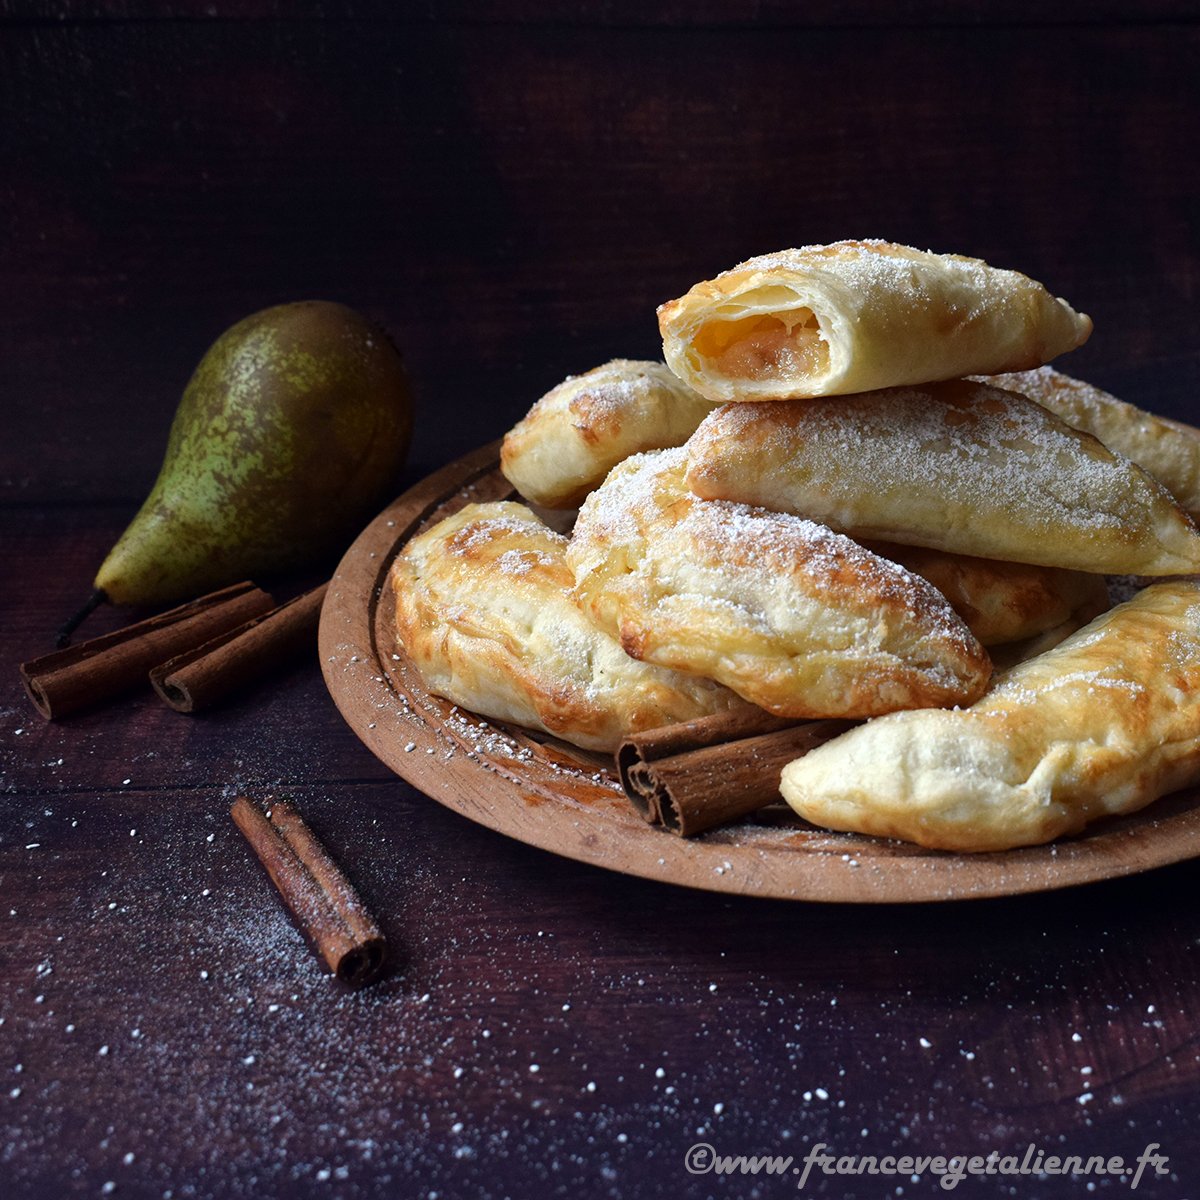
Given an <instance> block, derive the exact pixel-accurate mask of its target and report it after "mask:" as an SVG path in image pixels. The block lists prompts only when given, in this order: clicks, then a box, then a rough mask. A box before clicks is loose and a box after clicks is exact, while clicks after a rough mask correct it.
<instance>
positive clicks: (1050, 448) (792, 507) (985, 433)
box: [687, 380, 1200, 575]
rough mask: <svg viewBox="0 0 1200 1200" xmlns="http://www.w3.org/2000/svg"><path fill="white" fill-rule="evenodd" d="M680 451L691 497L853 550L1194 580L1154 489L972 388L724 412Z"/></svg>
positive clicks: (1166, 507)
mask: <svg viewBox="0 0 1200 1200" xmlns="http://www.w3.org/2000/svg"><path fill="white" fill-rule="evenodd" d="M687 453H688V473H687V482H688V485H689V487H691V489H692V491H694V492H695V493H696V495H698V496H702V497H705V498H707V499H722V500H735V501H738V502H741V503H744V504H761V505H763V506H764V507H766V508H772V509H775V510H777V511H779V512H791V513H796V514H798V515H800V516H806V517H811V518H812V519H813V520H814V521H822V522H824V523H825V524H826V525H829V526H830V527H831V528H833V529H837V530H839V531H840V532H842V533H847V534H849V535H851V536H852V537H856V538H868V539H882V540H884V541H892V542H901V543H904V544H906V545H920V546H929V547H932V548H933V549H938V550H950V551H953V552H954V553H956V554H971V555H976V556H978V557H980V558H998V559H1002V560H1004V561H1006V562H1027V563H1040V564H1042V565H1044V566H1050V567H1068V568H1071V569H1073V570H1078V571H1090V572H1092V573H1093V574H1113V575H1120V574H1131V575H1175V574H1187V573H1190V572H1193V571H1196V570H1200V534H1198V533H1197V531H1196V527H1195V526H1194V525H1193V524H1192V522H1191V520H1190V518H1189V517H1188V516H1187V514H1186V513H1184V512H1183V510H1182V509H1180V508H1179V506H1178V505H1177V504H1175V502H1174V501H1173V500H1172V499H1171V497H1170V496H1169V495H1168V494H1167V492H1166V491H1165V489H1164V488H1163V487H1162V485H1161V484H1159V483H1158V482H1157V481H1155V480H1153V479H1151V478H1150V476H1149V475H1147V474H1146V473H1145V471H1143V470H1142V469H1141V468H1140V467H1138V466H1135V465H1134V464H1133V463H1131V462H1130V461H1129V460H1128V459H1127V458H1124V457H1123V456H1121V455H1117V454H1114V453H1113V452H1112V451H1111V450H1108V449H1107V448H1106V447H1104V446H1103V445H1101V444H1100V442H1098V441H1097V440H1096V439H1095V438H1094V437H1092V436H1091V435H1090V434H1086V433H1081V432H1079V431H1078V430H1075V429H1072V428H1071V427H1070V426H1068V425H1067V424H1065V423H1064V422H1063V421H1060V420H1059V419H1058V417H1056V416H1054V415H1053V414H1052V413H1049V412H1047V411H1046V410H1045V409H1044V408H1042V407H1040V406H1039V405H1037V404H1034V403H1033V402H1032V401H1031V400H1027V399H1026V398H1025V397H1024V396H1018V395H1016V394H1015V393H1013V392H1004V391H1001V390H1000V389H999V388H993V387H988V386H987V385H986V384H982V383H974V382H970V381H968V380H955V381H953V382H947V383H932V384H927V385H925V386H923V387H919V388H917V387H912V388H890V389H887V390H884V391H879V392H866V393H863V394H862V395H859V396H840V397H838V398H836V399H833V400H784V401H777V402H775V403H772V404H727V405H725V406H723V407H722V408H719V409H717V410H716V411H715V412H713V413H712V414H711V415H710V416H708V417H706V418H705V419H704V421H703V422H702V423H701V425H700V428H699V429H697V430H696V432H695V433H694V434H693V435H692V437H691V438H690V440H689V441H688V443H687Z"/></svg>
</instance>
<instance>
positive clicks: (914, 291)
mask: <svg viewBox="0 0 1200 1200" xmlns="http://www.w3.org/2000/svg"><path fill="white" fill-rule="evenodd" d="M658 321H659V329H660V331H661V333H662V337H663V355H664V357H665V358H666V360H667V365H668V366H669V367H670V368H671V370H672V371H674V372H675V374H676V375H678V376H679V378H680V379H682V380H683V381H684V382H685V383H687V384H689V385H690V386H691V387H692V388H694V389H695V390H696V391H697V392H699V393H700V394H701V395H702V396H707V397H708V398H709V399H711V400H779V399H786V398H790V397H797V396H831V395H845V394H847V393H850V392H865V391H870V390H873V389H876V388H885V387H896V386H899V385H901V384H908V383H926V382H929V381H930V380H938V379H955V378H958V377H960V376H962V375H967V374H972V373H988V374H993V373H996V372H1000V371H1022V370H1027V369H1028V368H1030V367H1036V366H1040V365H1041V364H1042V363H1045V362H1048V361H1049V360H1050V359H1052V358H1054V357H1055V356H1056V355H1059V354H1062V353H1064V352H1065V351H1067V350H1073V349H1074V348H1075V347H1076V346H1080V345H1082V344H1083V343H1084V342H1085V341H1086V340H1087V338H1088V335H1089V334H1090V333H1091V330H1092V322H1091V320H1090V319H1089V318H1088V317H1086V316H1084V315H1082V314H1081V313H1077V312H1076V311H1075V310H1074V309H1073V308H1071V306H1070V305H1069V304H1067V302H1066V301H1065V300H1060V299H1056V298H1055V297H1054V296H1052V295H1051V294H1050V293H1049V292H1048V291H1047V290H1046V289H1045V288H1044V287H1043V286H1042V285H1041V284H1040V283H1037V282H1036V281H1034V280H1032V279H1030V278H1028V277H1027V276H1025V275H1022V274H1020V273H1019V272H1017V271H1008V270H1001V269H1000V268H997V267H992V266H989V265H988V264H987V263H985V262H983V261H981V260H980V259H977V258H965V257H963V256H962V255H957V254H934V253H932V252H930V251H924V250H915V249H913V248H912V247H911V246H900V245H896V244H895V243H892V242H882V241H845V242H835V243H833V244H832V245H829V246H804V247H802V248H799V249H794V250H781V251H778V252H777V253H774V254H764V255H762V256H760V257H758V258H752V259H749V260H748V261H746V262H744V263H741V264H739V265H738V266H736V267H734V268H732V269H731V270H728V271H724V272H722V273H721V274H720V275H718V276H717V277H716V278H715V279H711V280H706V281H705V282H703V283H698V284H696V285H695V286H694V287H693V288H692V289H691V290H690V291H689V292H688V293H687V294H686V295H684V296H681V297H680V298H679V299H677V300H672V301H670V302H668V303H666V304H663V305H662V306H661V307H660V308H659V310H658Z"/></svg>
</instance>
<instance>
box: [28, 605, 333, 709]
mask: <svg viewBox="0 0 1200 1200" xmlns="http://www.w3.org/2000/svg"><path fill="white" fill-rule="evenodd" d="M326 586H327V585H322V586H321V587H319V588H315V589H314V590H313V591H311V592H306V593H305V594H304V595H302V596H298V597H296V599H294V600H291V601H289V602H288V603H287V604H282V605H279V606H278V607H276V605H275V601H274V600H273V599H272V598H271V597H270V596H269V595H268V594H267V593H266V592H264V591H262V590H261V589H260V588H257V587H255V586H254V584H252V583H248V582H247V583H237V584H234V585H232V586H231V587H227V588H222V589H221V590H220V591H217V592H213V593H211V594H210V595H208V596H202V597H201V598H200V599H199V600H192V601H190V602H189V603H187V604H181V605H180V606H179V607H178V608H173V609H171V610H170V611H169V612H165V613H160V614H159V615H158V616H154V617H150V618H148V619H147V620H145V621H139V622H137V624H135V625H129V626H127V627H126V628H124V629H119V630H117V631H116V632H115V633H109V634H105V635H103V636H102V637H98V638H92V639H91V640H90V641H87V642H80V643H79V644H78V645H75V646H69V647H67V648H66V649H65V650H56V651H54V652H53V653H51V654H46V655H43V656H42V657H41V658H36V659H33V660H32V661H30V662H25V663H22V664H21V666H20V671H21V679H22V681H23V682H24V684H25V690H26V691H27V692H28V693H29V698H30V699H31V700H32V701H33V703H34V705H35V706H36V708H37V710H38V711H39V712H40V713H41V714H42V715H43V716H44V717H46V718H47V719H48V720H54V719H56V718H58V717H65V716H67V715H69V714H70V713H74V712H80V711H82V710H83V709H86V708H91V707H94V706H95V705H97V704H100V703H103V702H104V701H106V700H111V699H113V698H114V697H116V696H118V695H121V694H123V693H125V692H127V691H130V690H131V689H132V688H134V687H137V686H139V685H141V684H144V683H145V682H146V679H147V677H148V678H149V680H150V682H151V684H152V686H153V687H154V689H155V691H156V692H157V693H158V694H159V695H160V696H161V697H162V698H163V700H164V701H165V702H166V703H167V704H168V705H170V707H171V708H173V709H175V710H176V711H177V712H189V713H190V712H197V711H199V710H200V709H203V708H207V707H209V706H210V705H212V704H215V703H217V702H218V701H219V700H222V699H224V698H225V697H226V696H228V695H229V694H230V693H231V692H233V691H234V690H236V689H237V688H239V687H243V686H245V685H247V684H249V683H251V682H253V681H254V680H256V679H258V678H259V677H261V676H262V675H265V674H266V673H267V672H269V671H271V670H274V669H275V668H276V667H279V666H281V665H282V664H283V663H284V662H286V661H287V660H288V659H290V658H292V657H293V656H295V655H296V654H297V653H299V652H301V651H302V650H303V649H304V647H305V646H307V645H311V643H312V640H313V634H314V631H315V629H316V626H317V620H318V618H319V617H320V612H321V601H322V600H323V598H324V595H325V588H326Z"/></svg>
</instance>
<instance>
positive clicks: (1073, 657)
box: [781, 581, 1200, 851]
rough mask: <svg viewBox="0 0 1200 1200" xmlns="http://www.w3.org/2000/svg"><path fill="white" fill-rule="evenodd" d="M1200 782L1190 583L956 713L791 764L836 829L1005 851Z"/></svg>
mask: <svg viewBox="0 0 1200 1200" xmlns="http://www.w3.org/2000/svg"><path fill="white" fill-rule="evenodd" d="M1197 778H1200V584H1197V583H1196V582H1194V581H1191V582H1174V583H1158V584H1154V585H1153V586H1152V587H1149V588H1147V589H1146V590H1145V591H1144V592H1142V593H1141V594H1140V595H1138V596H1136V597H1135V598H1134V599H1133V600H1131V601H1129V602H1128V603H1126V604H1122V605H1119V606H1118V607H1116V608H1114V609H1110V610H1109V611H1108V612H1107V613H1104V614H1103V615H1102V616H1100V617H1097V618H1096V620H1094V621H1093V622H1092V623H1091V624H1090V625H1088V626H1087V627H1086V628H1084V629H1082V630H1080V631H1079V632H1078V633H1076V634H1074V635H1073V636H1071V637H1070V638H1068V639H1067V640H1066V641H1065V642H1063V643H1062V644H1061V645H1060V646H1058V647H1057V648H1056V649H1054V650H1051V651H1050V652H1049V653H1047V654H1043V655H1041V656H1040V657H1038V658H1035V659H1031V660H1030V661H1028V662H1025V663H1022V664H1021V665H1019V666H1017V667H1014V668H1013V669H1012V670H1011V671H1008V672H1006V673H1005V674H1004V675H1001V676H999V677H998V680H997V682H996V683H995V685H994V686H993V687H992V689H991V690H990V691H989V692H988V694H987V695H986V696H985V697H984V698H983V699H982V700H980V701H979V702H978V703H977V704H974V705H972V706H971V707H970V708H968V709H965V710H962V711H956V712H945V711H943V712H930V711H926V712H909V713H896V714H893V715H892V716H887V717H881V718H880V719H879V720H877V721H871V722H869V723H868V724H866V725H863V726H860V727H859V728H857V729H852V730H851V731H850V732H849V733H845V734H843V735H842V736H841V737H838V738H835V739H834V740H833V741H831V742H828V743H826V744H825V745H824V746H820V747H818V748H817V749H816V750H813V751H810V752H809V753H808V754H807V755H806V756H805V757H804V758H801V759H798V760H796V761H795V762H792V763H789V764H788V765H787V766H786V767H785V768H784V770H783V779H782V785H781V790H782V792H783V795H784V798H785V799H786V800H787V802H788V803H789V804H790V805H791V806H792V808H793V809H795V811H796V812H797V813H799V814H800V816H802V817H804V818H805V819H806V820H809V821H813V822H815V823H816V824H818V825H823V826H826V827H828V828H830V829H843V830H853V831H855V832H858V833H867V834H875V835H877V836H879V837H894V838H903V839H905V840H906V841H911V842H917V843H919V844H920V845H922V846H929V847H933V848H935V849H940V850H967V851H975V850H1006V849H1009V848H1011V847H1014V846H1029V845H1036V844H1038V843H1041V842H1048V841H1050V840H1052V839H1053V838H1057V837H1062V836H1063V835H1065V834H1070V833H1077V832H1078V831H1079V830H1081V829H1082V828H1083V827H1084V826H1085V825H1087V824H1088V823H1089V822H1090V821H1093V820H1096V819H1097V818H1099V817H1103V816H1108V815H1110V814H1114V813H1129V812H1134V811H1136V810H1137V809H1139V808H1142V807H1143V806H1144V805H1146V804H1149V803H1150V802H1151V801H1152V800H1154V799H1156V798H1157V797H1159V796H1162V795H1164V794H1166V793H1167V792H1171V791H1175V790H1176V789H1178V788H1181V787H1183V786H1184V785H1186V784H1188V783H1191V782H1194V781H1195V780H1196V779H1197Z"/></svg>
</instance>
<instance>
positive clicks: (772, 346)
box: [693, 292, 829, 379]
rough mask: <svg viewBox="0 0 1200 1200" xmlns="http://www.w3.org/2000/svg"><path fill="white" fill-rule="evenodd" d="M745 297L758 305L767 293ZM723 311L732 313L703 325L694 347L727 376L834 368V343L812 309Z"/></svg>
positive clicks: (755, 376)
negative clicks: (831, 358) (831, 362)
mask: <svg viewBox="0 0 1200 1200" xmlns="http://www.w3.org/2000/svg"><path fill="white" fill-rule="evenodd" d="M741 299H742V300H743V301H745V302H746V307H751V308H753V307H758V302H759V301H762V300H764V299H765V297H763V296H759V295H758V294H757V293H755V292H750V293H748V294H747V295H746V296H744V297H741ZM719 311H721V312H727V313H729V316H728V317H724V316H721V317H719V318H718V319H717V320H711V321H706V322H705V323H704V324H703V325H701V326H700V328H699V330H698V331H697V333H696V337H695V339H694V342H693V345H694V347H695V350H696V353H697V354H699V355H700V357H701V358H702V359H704V360H706V361H707V362H708V363H710V364H711V365H712V366H713V367H715V368H716V369H717V370H718V371H719V372H720V373H721V374H722V375H723V376H725V377H726V378H728V379H782V378H787V377H790V376H792V375H795V374H797V373H802V374H805V375H810V374H820V373H822V372H824V371H826V370H828V367H829V344H828V343H827V342H826V340H825V335H824V333H823V331H822V329H821V324H820V322H819V321H818V320H817V317H816V314H815V313H814V312H813V311H812V309H811V308H804V307H799V308H792V309H787V310H785V311H782V312H778V311H777V312H774V313H771V314H766V313H751V315H749V316H737V315H735V314H738V313H742V312H744V311H745V308H744V307H743V306H742V305H738V306H736V307H730V308H726V309H723V310H719Z"/></svg>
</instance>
